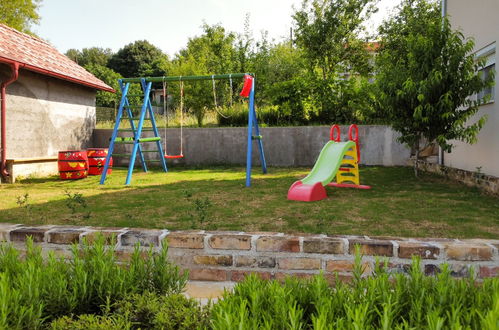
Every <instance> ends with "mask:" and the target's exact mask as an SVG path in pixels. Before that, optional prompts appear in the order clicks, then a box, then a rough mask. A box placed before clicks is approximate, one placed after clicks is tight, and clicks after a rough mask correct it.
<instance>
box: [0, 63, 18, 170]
mask: <svg viewBox="0 0 499 330" xmlns="http://www.w3.org/2000/svg"><path fill="white" fill-rule="evenodd" d="M10 66H11V67H12V76H11V77H10V79H9V80H7V81H4V82H3V83H2V85H1V86H0V88H1V96H0V97H1V100H2V109H1V111H2V112H1V116H2V121H1V139H2V145H1V147H0V148H1V150H2V154H1V156H0V157H1V158H2V163H1V166H0V174H1V175H2V176H3V177H4V178H5V179H7V177H8V176H9V172H7V141H6V140H7V134H6V128H5V125H6V120H5V113H6V110H7V105H6V103H5V94H6V93H5V91H6V89H7V86H8V85H10V84H11V83H13V82H14V81H16V80H17V78H18V77H19V63H17V62H14V63H12V64H10Z"/></svg>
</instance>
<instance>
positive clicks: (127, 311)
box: [51, 292, 209, 330]
mask: <svg viewBox="0 0 499 330" xmlns="http://www.w3.org/2000/svg"><path fill="white" fill-rule="evenodd" d="M208 310H209V307H205V308H202V307H200V305H199V304H198V303H197V302H196V301H195V300H193V299H187V298H186V297H184V296H183V295H181V294H172V295H167V296H165V295H158V294H156V293H152V292H145V293H143V294H132V295H130V296H129V297H127V298H125V299H123V300H122V301H119V302H117V303H116V304H115V305H114V312H113V313H112V314H109V313H106V314H105V315H104V316H95V315H80V316H79V317H77V318H71V317H67V316H65V317H63V318H60V319H58V320H55V321H54V322H52V324H51V327H52V329H54V330H55V329H61V330H62V329H120V328H119V327H121V329H162V330H173V329H178V330H183V329H205V328H207V327H208Z"/></svg>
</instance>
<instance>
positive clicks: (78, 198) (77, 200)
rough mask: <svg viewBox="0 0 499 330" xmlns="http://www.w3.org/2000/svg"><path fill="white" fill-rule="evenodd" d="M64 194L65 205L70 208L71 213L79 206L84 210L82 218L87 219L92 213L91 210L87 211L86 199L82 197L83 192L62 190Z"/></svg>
mask: <svg viewBox="0 0 499 330" xmlns="http://www.w3.org/2000/svg"><path fill="white" fill-rule="evenodd" d="M64 195H66V196H67V198H66V200H65V202H66V206H67V208H68V209H69V210H71V213H72V214H75V213H76V211H77V209H78V208H81V209H82V210H84V211H85V213H84V215H83V218H84V219H89V218H90V215H91V214H92V212H91V211H87V210H86V209H87V207H88V204H87V200H86V199H85V198H84V197H83V194H81V193H78V192H75V193H71V192H70V191H69V190H64Z"/></svg>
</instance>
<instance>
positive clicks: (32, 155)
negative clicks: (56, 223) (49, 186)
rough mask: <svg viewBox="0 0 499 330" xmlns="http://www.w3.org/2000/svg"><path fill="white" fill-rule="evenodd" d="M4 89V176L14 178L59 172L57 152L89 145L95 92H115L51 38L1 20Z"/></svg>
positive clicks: (0, 166) (0, 72)
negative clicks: (24, 31) (70, 57)
mask: <svg viewBox="0 0 499 330" xmlns="http://www.w3.org/2000/svg"><path fill="white" fill-rule="evenodd" d="M0 88H1V125H0V126H1V127H0V128H1V137H0V139H1V147H0V148H1V150H0V152H1V153H0V161H1V163H0V174H1V176H2V179H3V181H10V182H12V181H13V180H15V176H16V175H22V176H27V175H34V174H40V175H46V174H49V173H54V172H57V163H56V159H57V153H58V151H62V150H75V149H78V150H80V149H85V148H86V147H87V146H89V145H90V143H91V138H92V132H93V129H94V127H95V96H96V92H97V91H99V90H100V91H108V92H114V90H113V89H112V88H111V87H109V86H108V85H106V84H105V83H104V82H102V81H101V80H99V79H97V78H96V77H95V76H94V75H92V74H91V73H90V72H88V71H86V70H85V69H84V68H83V67H81V66H79V65H78V64H76V63H75V62H73V61H72V60H70V59H69V58H68V57H66V56H65V55H63V54H61V53H60V52H58V51H57V49H55V48H54V47H53V46H51V45H50V44H49V43H48V42H46V41H43V40H41V39H39V38H36V37H33V36H30V35H28V34H25V33H22V32H19V31H17V30H15V29H13V28H10V27H8V26H6V25H3V24H0ZM14 168H15V169H16V173H10V172H12V171H14Z"/></svg>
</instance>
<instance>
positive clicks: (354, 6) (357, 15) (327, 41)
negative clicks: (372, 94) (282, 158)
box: [288, 0, 377, 124]
mask: <svg viewBox="0 0 499 330" xmlns="http://www.w3.org/2000/svg"><path fill="white" fill-rule="evenodd" d="M376 2H377V1H376V0H341V1H328V0H313V1H310V0H304V1H303V3H302V7H301V9H299V10H297V11H296V12H295V13H294V15H293V19H294V22H295V25H296V45H297V46H298V47H299V48H300V49H302V51H303V56H304V57H305V59H306V62H305V67H306V69H307V71H308V74H307V75H305V76H303V77H300V79H299V80H298V81H297V82H298V83H299V84H301V86H306V94H307V96H306V98H307V99H308V100H306V99H303V100H302V103H303V102H306V103H307V104H309V105H310V108H311V109H308V110H305V109H304V110H305V111H304V113H303V115H302V116H303V117H304V118H307V117H309V116H310V114H309V113H307V112H312V114H313V113H315V116H314V115H312V116H310V119H311V120H312V121H316V122H320V123H328V124H329V123H331V122H335V123H349V122H353V121H355V112H356V111H358V109H355V108H354V106H355V105H357V103H359V100H360V97H361V96H360V95H359V94H358V93H355V92H354V91H355V85H356V79H355V77H357V76H360V77H367V76H368V75H369V73H370V72H371V71H372V68H371V66H370V64H369V57H370V56H371V55H370V54H369V53H368V51H367V45H366V42H365V41H364V40H361V38H360V34H361V33H362V32H364V31H365V29H364V26H363V23H364V21H365V20H366V19H368V18H369V17H370V16H371V14H372V13H374V12H375V11H376V7H375V4H376ZM288 102H290V103H291V104H293V103H296V101H295V100H293V99H289V101H288Z"/></svg>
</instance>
